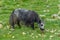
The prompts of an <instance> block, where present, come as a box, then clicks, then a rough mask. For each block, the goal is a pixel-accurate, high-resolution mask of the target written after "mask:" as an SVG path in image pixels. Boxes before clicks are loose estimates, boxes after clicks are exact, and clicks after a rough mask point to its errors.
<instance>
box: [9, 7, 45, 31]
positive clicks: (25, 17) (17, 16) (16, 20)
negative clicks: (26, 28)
mask: <svg viewBox="0 0 60 40" xmlns="http://www.w3.org/2000/svg"><path fill="white" fill-rule="evenodd" d="M9 20H10V25H11V27H12V28H13V29H14V25H15V24H17V25H18V26H19V27H21V26H20V22H21V21H23V22H24V23H25V25H28V24H29V25H30V26H31V27H32V29H34V22H36V23H38V25H39V28H40V29H41V30H42V31H43V30H44V24H43V22H42V21H41V19H40V18H39V16H38V14H37V13H36V12H35V11H32V10H25V9H20V8H18V9H15V10H13V11H12V14H11V16H10V19H9Z"/></svg>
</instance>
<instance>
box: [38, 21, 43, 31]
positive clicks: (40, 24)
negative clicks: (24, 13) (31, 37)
mask: <svg viewBox="0 0 60 40" xmlns="http://www.w3.org/2000/svg"><path fill="white" fill-rule="evenodd" d="M38 25H39V28H40V29H41V31H44V23H43V22H40V23H39V24H38Z"/></svg>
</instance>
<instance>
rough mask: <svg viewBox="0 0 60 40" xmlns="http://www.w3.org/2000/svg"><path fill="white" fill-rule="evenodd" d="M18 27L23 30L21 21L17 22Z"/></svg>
mask: <svg viewBox="0 0 60 40" xmlns="http://www.w3.org/2000/svg"><path fill="white" fill-rule="evenodd" d="M17 25H18V26H19V28H21V25H20V21H19V20H18V21H17Z"/></svg>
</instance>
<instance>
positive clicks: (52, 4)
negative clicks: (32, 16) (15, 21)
mask: <svg viewBox="0 0 60 40" xmlns="http://www.w3.org/2000/svg"><path fill="white" fill-rule="evenodd" d="M59 1H60V0H15V1H14V0H0V23H1V24H2V25H3V28H0V40H60V20H59V19H56V20H54V19H53V18H52V17H51V15H53V14H58V12H59V7H58V4H60V2H59ZM16 8H25V9H28V10H34V11H36V12H37V13H38V14H39V15H45V16H43V17H41V18H42V19H43V20H44V22H45V30H46V31H45V33H44V34H41V31H40V29H39V28H35V30H32V28H30V27H26V26H23V25H22V28H21V29H19V28H18V26H17V27H16V28H15V30H14V31H11V30H9V29H8V28H7V26H9V24H8V23H9V16H10V15H11V12H12V11H13V10H14V9H16ZM44 10H49V11H48V12H44ZM47 18H48V20H47ZM50 19H53V20H51V21H50ZM36 26H37V25H35V27H36ZM51 31H53V32H51Z"/></svg>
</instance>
